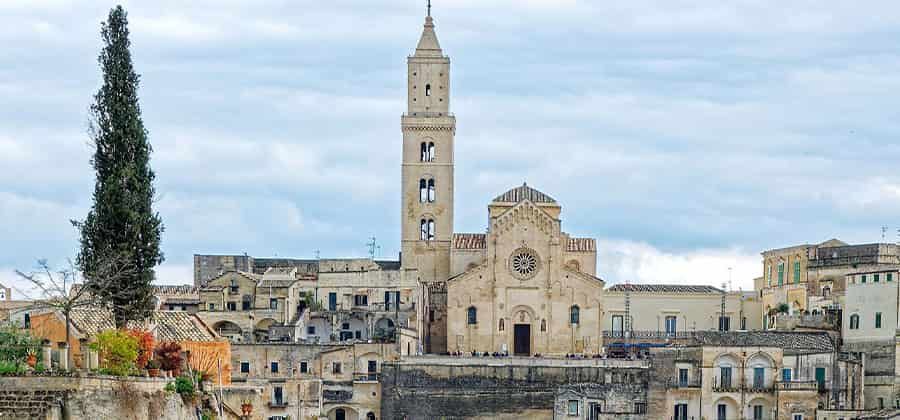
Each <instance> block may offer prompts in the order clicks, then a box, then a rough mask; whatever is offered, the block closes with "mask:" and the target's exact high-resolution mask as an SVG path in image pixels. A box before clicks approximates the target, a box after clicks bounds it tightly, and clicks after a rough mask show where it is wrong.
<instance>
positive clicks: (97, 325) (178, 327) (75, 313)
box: [70, 308, 218, 341]
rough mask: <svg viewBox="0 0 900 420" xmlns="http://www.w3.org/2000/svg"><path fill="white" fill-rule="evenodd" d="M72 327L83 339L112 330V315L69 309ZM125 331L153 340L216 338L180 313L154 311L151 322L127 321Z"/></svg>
mask: <svg viewBox="0 0 900 420" xmlns="http://www.w3.org/2000/svg"><path fill="white" fill-rule="evenodd" d="M70 318H71V320H72V325H73V326H74V327H75V329H77V330H78V331H80V332H81V333H82V334H84V335H86V336H93V335H96V334H97V333H99V332H100V331H104V330H110V329H115V323H114V322H113V316H112V312H111V311H109V310H106V309H100V308H76V309H73V310H72V312H71V314H70ZM128 327H129V328H147V329H150V330H151V331H152V332H153V334H154V336H155V337H156V340H157V341H215V340H216V339H217V338H218V337H217V336H216V335H215V334H214V333H213V332H212V331H211V330H210V329H209V328H207V326H206V324H204V323H203V322H202V321H200V319H199V318H197V316H196V315H191V314H189V313H187V312H184V311H154V312H153V321H151V322H135V321H133V322H129V323H128Z"/></svg>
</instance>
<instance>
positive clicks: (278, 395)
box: [272, 386, 284, 405]
mask: <svg viewBox="0 0 900 420" xmlns="http://www.w3.org/2000/svg"><path fill="white" fill-rule="evenodd" d="M272 403H274V405H284V389H283V388H282V387H280V386H276V387H272Z"/></svg>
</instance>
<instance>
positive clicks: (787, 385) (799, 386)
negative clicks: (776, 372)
mask: <svg viewBox="0 0 900 420" xmlns="http://www.w3.org/2000/svg"><path fill="white" fill-rule="evenodd" d="M775 386H776V388H778V390H779V391H818V390H819V383H818V382H816V381H787V382H784V381H779V382H777V383H776V385H775Z"/></svg>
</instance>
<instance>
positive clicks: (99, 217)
mask: <svg viewBox="0 0 900 420" xmlns="http://www.w3.org/2000/svg"><path fill="white" fill-rule="evenodd" d="M100 32H101V36H102V38H103V42H104V47H103V50H102V51H101V52H100V57H99V58H98V61H99V63H100V67H101V69H102V71H103V84H102V85H101V87H100V90H99V91H98V92H97V94H96V95H95V96H94V104H93V105H91V114H92V121H91V130H90V134H91V137H92V140H93V141H94V145H95V146H96V150H95V152H94V156H93V159H92V164H93V166H94V170H95V172H96V182H95V184H94V194H93V200H94V203H93V206H92V207H91V210H90V211H89V212H88V214H87V217H86V218H85V220H84V221H83V222H73V223H74V224H75V226H76V228H78V229H79V230H80V233H81V249H80V251H79V253H78V257H77V259H76V262H77V264H78V266H79V268H80V269H81V270H82V272H83V273H84V277H85V279H86V282H85V285H86V286H87V287H88V289H89V290H90V292H91V294H92V295H94V296H97V297H99V298H100V299H101V300H103V301H104V302H106V303H108V304H110V305H111V306H112V308H113V313H114V317H115V322H116V327H117V328H122V327H124V326H125V324H126V322H127V321H129V320H141V319H144V318H146V317H147V316H148V315H149V314H150V312H151V311H152V309H153V301H152V298H153V291H152V282H153V278H154V272H153V268H154V267H155V266H157V265H158V264H160V263H161V262H162V261H163V255H162V253H161V252H160V250H159V242H160V236H161V234H162V230H163V227H162V221H161V220H160V218H159V215H158V214H157V213H154V211H153V207H152V204H153V198H154V197H153V196H154V187H153V180H154V178H155V174H154V173H153V170H152V169H151V168H150V153H151V151H152V148H151V146H150V143H149V142H148V141H147V130H146V129H145V128H144V123H143V121H142V120H141V109H140V105H139V104H138V95H137V91H138V81H139V77H138V75H137V74H136V73H135V71H134V68H133V66H132V61H131V52H130V51H129V47H130V41H129V40H128V19H127V14H126V13H125V10H124V9H123V8H122V7H121V6H117V7H116V8H114V9H112V10H110V12H109V18H108V20H107V21H106V22H104V23H103V24H102V25H101V31H100ZM109 260H121V261H122V264H123V265H126V266H128V267H130V268H131V269H132V270H133V272H131V273H129V275H127V276H123V278H121V279H118V280H117V281H114V282H107V281H104V279H103V278H102V275H101V274H102V271H103V268H102V267H103V264H104V263H105V261H109Z"/></svg>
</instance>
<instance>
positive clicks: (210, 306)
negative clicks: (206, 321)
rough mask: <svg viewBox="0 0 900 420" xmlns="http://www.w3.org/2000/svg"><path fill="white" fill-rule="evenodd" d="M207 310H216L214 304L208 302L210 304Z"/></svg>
mask: <svg viewBox="0 0 900 420" xmlns="http://www.w3.org/2000/svg"><path fill="white" fill-rule="evenodd" d="M209 310H210V311H215V310H216V304H215V303H210V304H209Z"/></svg>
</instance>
